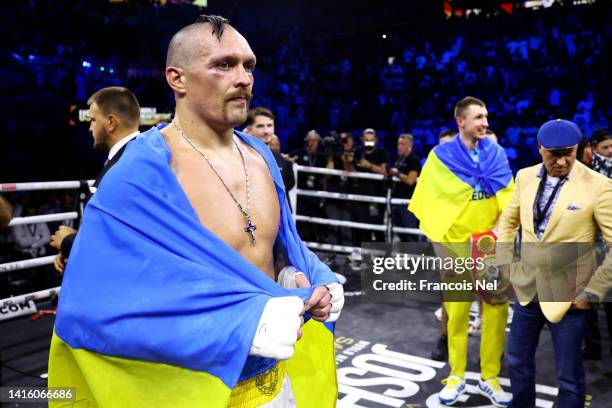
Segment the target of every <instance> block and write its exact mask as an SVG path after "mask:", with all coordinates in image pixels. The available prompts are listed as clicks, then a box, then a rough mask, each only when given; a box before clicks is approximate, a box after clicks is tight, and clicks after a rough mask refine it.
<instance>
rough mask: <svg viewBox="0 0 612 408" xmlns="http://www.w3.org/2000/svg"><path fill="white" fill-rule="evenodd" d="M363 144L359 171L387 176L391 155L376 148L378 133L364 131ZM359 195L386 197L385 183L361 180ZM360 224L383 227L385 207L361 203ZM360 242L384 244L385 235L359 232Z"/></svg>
mask: <svg viewBox="0 0 612 408" xmlns="http://www.w3.org/2000/svg"><path fill="white" fill-rule="evenodd" d="M361 140H362V142H363V150H361V151H359V154H358V158H357V161H356V165H355V167H356V169H357V171H360V172H364V173H373V174H382V175H387V162H388V160H389V153H388V152H387V151H386V150H385V149H383V148H380V147H377V146H376V143H377V142H378V137H377V136H376V131H375V130H374V129H372V128H367V129H365V130H364V131H363V136H362V137H361ZM359 194H362V195H368V196H375V197H384V196H385V195H386V194H385V183H384V182H383V180H370V179H359ZM356 208H357V220H358V222H363V223H368V224H376V225H383V215H384V211H385V207H384V205H382V204H377V203H367V202H359V203H357V205H356ZM359 231H360V234H359V241H358V243H357V244H358V245H359V243H360V242H371V241H377V242H384V240H385V237H384V233H383V232H381V231H371V230H363V229H361V230H359Z"/></svg>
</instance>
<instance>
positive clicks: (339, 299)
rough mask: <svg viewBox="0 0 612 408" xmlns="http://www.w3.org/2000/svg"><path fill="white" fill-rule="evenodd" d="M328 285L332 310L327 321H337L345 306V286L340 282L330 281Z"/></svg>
mask: <svg viewBox="0 0 612 408" xmlns="http://www.w3.org/2000/svg"><path fill="white" fill-rule="evenodd" d="M325 286H327V289H328V290H329V294H330V295H331V310H330V311H329V317H328V318H327V320H325V321H326V322H335V321H336V320H338V317H340V313H341V312H342V308H343V307H344V288H343V287H342V285H341V284H339V283H338V282H334V283H330V284H329V285H325Z"/></svg>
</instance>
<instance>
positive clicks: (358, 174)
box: [294, 165, 399, 180]
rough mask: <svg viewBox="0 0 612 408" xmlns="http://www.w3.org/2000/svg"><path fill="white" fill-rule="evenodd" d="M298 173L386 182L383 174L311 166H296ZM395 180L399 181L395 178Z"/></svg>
mask: <svg viewBox="0 0 612 408" xmlns="http://www.w3.org/2000/svg"><path fill="white" fill-rule="evenodd" d="M294 166H295V169H296V170H297V171H303V172H305V173H315V174H326V175H331V176H344V177H355V178H363V179H370V180H384V178H385V176H384V175H382V174H372V173H364V172H361V171H346V170H332V169H326V168H324V167H310V166H300V165H294ZM394 180H399V179H397V178H395V177H394Z"/></svg>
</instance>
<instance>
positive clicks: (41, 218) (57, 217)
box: [8, 211, 79, 227]
mask: <svg viewBox="0 0 612 408" xmlns="http://www.w3.org/2000/svg"><path fill="white" fill-rule="evenodd" d="M78 217H79V213H78V212H76V211H71V212H65V213H57V214H43V215H32V216H30V217H15V218H12V219H11V222H10V223H9V225H8V226H9V227H14V226H15V225H24V224H38V223H40V222H52V221H65V220H74V219H77V218H78Z"/></svg>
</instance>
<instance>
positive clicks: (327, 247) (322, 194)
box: [289, 164, 425, 252]
mask: <svg viewBox="0 0 612 408" xmlns="http://www.w3.org/2000/svg"><path fill="white" fill-rule="evenodd" d="M299 172H304V173H314V174H321V175H327V176H341V177H353V178H360V179H369V180H379V181H380V182H383V181H384V180H385V179H386V177H385V176H384V175H382V174H372V173H363V172H349V171H344V170H335V169H327V168H321V167H310V166H301V165H295V164H294V165H293V175H294V178H295V180H297V179H298V173H299ZM392 180H393V181H397V182H399V181H400V179H399V178H397V177H393V178H392ZM298 195H299V196H307V197H317V198H330V199H335V200H344V201H360V202H367V203H376V204H386V210H385V216H384V219H386V220H387V222H386V224H385V225H376V224H367V223H361V222H354V221H344V220H332V219H328V218H321V217H312V216H306V215H297V214H295V213H294V219H295V221H304V222H310V223H314V224H320V225H331V226H338V227H350V228H359V229H366V230H370V231H385V232H386V233H387V238H388V239H389V238H390V237H389V235H390V234H392V233H394V232H395V233H404V234H413V235H422V236H424V235H425V234H424V233H423V231H421V230H420V229H418V228H404V227H395V226H392V225H391V217H390V214H389V211H388V210H389V208H390V206H391V205H408V204H409V203H410V199H405V198H391V190H390V188H387V196H386V197H377V196H369V195H361V194H347V193H336V192H329V191H320V190H304V189H299V188H294V189H293V190H291V191H290V192H289V200H290V201H291V205H292V208H294V209H295V211H297V196H298ZM305 244H306V246H308V247H309V248H312V249H319V250H323V251H334V252H354V251H358V252H360V251H361V248H360V247H353V246H346V245H334V244H324V243H318V242H306V243H305Z"/></svg>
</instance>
